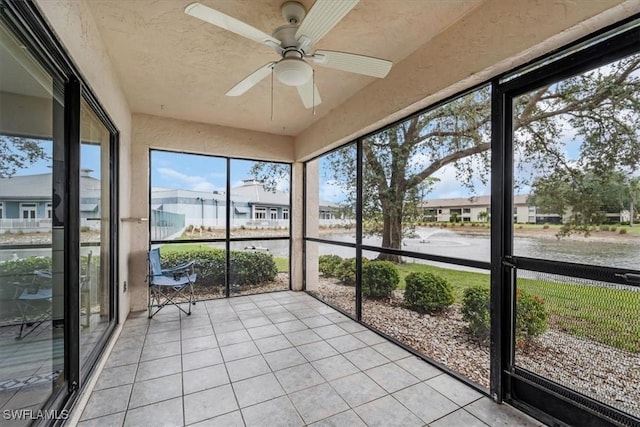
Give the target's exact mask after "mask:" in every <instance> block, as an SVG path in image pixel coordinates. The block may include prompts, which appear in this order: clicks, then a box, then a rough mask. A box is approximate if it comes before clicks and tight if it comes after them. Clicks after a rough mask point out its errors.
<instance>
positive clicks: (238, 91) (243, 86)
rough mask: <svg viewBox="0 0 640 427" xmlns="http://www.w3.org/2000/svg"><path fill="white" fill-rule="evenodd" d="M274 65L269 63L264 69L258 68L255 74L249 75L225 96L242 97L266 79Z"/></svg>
mask: <svg viewBox="0 0 640 427" xmlns="http://www.w3.org/2000/svg"><path fill="white" fill-rule="evenodd" d="M273 64H275V62H269V63H267V64H265V65H263V66H262V67H260V68H258V69H257V70H256V71H254V72H253V73H251V74H249V75H248V76H247V77H245V78H244V79H243V80H241V81H240V82H239V83H237V84H236V85H235V86H234V87H232V88H231V89H229V91H228V92H227V93H226V94H225V95H227V96H240V95H242V94H243V93H245V92H246V91H248V90H249V89H251V88H252V87H254V86H255V85H257V84H258V83H260V81H261V80H262V79H264V78H265V77H267V76H268V75H269V74H270V73H271V69H272V68H273Z"/></svg>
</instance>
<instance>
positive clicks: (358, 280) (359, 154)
mask: <svg viewBox="0 0 640 427" xmlns="http://www.w3.org/2000/svg"><path fill="white" fill-rule="evenodd" d="M362 185H363V178H362V138H358V140H357V141H356V319H358V321H361V320H362Z"/></svg>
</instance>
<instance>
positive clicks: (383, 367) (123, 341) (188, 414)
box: [79, 292, 540, 427]
mask: <svg viewBox="0 0 640 427" xmlns="http://www.w3.org/2000/svg"><path fill="white" fill-rule="evenodd" d="M79 425H80V426H81V427H87V426H100V427H104V426H123V425H124V426H149V425H153V426H161V425H166V426H183V425H198V426H270V427H271V426H305V425H313V426H385V427H390V426H403V427H408V426H424V425H430V426H438V427H440V426H458V425H461V426H462V425H464V426H486V425H489V426H505V425H509V426H513V425H518V426H539V425H540V422H538V421H536V420H534V419H532V418H530V417H528V416H526V415H524V414H522V413H521V412H519V411H517V410H515V409H514V408H512V407H509V406H506V405H496V404H495V403H494V402H492V401H491V400H490V399H488V398H487V397H484V396H483V395H482V394H480V393H478V392H477V391H476V390H473V389H472V388H470V387H468V386H466V385H464V384H462V383H460V382H459V381H457V380H456V379H454V378H452V377H450V376H449V375H447V374H445V373H442V372H441V371H440V370H438V369H436V368H434V367H433V366H431V365H429V364H428V363H425V362H424V361H422V360H420V359H418V358H417V357H415V356H413V355H411V354H410V353H408V352H406V351H405V350H404V349H402V348H400V347H398V346H396V345H395V344H393V343H391V342H388V341H386V340H385V339H384V338H382V337H380V336H379V335H377V334H375V333H373V332H371V331H369V330H368V329H366V328H365V327H363V326H362V325H359V324H358V323H357V322H354V321H352V320H350V319H349V318H347V317H345V316H343V315H342V314H340V313H338V312H337V311H335V310H333V309H332V308H330V307H328V306H326V305H325V304H323V303H321V302H319V301H317V300H316V299H314V298H312V297H311V296H309V295H307V294H305V293H301V292H277V293H269V294H260V295H254V296H243V297H237V298H231V299H225V300H215V301H206V302H199V303H198V304H197V305H196V306H195V307H193V314H192V315H191V316H185V315H184V314H181V313H179V311H178V310H177V309H175V307H168V308H165V309H164V310H163V311H161V312H160V314H158V315H156V316H155V317H154V318H153V319H152V320H148V319H147V318H146V316H144V315H142V316H140V317H134V318H130V319H129V320H128V321H127V322H126V323H125V325H124V329H123V332H122V334H121V336H120V338H119V339H118V342H117V343H116V345H115V348H114V351H113V352H112V354H111V355H110V357H109V359H108V361H107V365H106V368H105V369H104V371H103V372H102V373H101V375H100V377H99V379H98V383H97V385H96V388H95V390H94V391H93V393H92V394H91V396H90V398H89V402H88V403H87V406H86V407H85V409H84V412H83V413H82V416H81V422H80V424H79Z"/></svg>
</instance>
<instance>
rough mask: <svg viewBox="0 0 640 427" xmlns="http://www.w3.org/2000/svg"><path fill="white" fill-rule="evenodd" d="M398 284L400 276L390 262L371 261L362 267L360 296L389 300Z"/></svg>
mask: <svg viewBox="0 0 640 427" xmlns="http://www.w3.org/2000/svg"><path fill="white" fill-rule="evenodd" d="M399 283H400V274H398V269H397V268H396V266H395V264H393V263H392V262H391V261H372V262H368V263H365V264H364V265H363V266H362V295H364V296H365V297H368V298H389V297H391V296H392V295H393V291H394V290H395V289H396V288H397V287H398V284H399Z"/></svg>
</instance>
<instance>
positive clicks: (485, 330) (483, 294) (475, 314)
mask: <svg viewBox="0 0 640 427" xmlns="http://www.w3.org/2000/svg"><path fill="white" fill-rule="evenodd" d="M489 301H490V300H489V289H487V288H484V287H482V286H474V287H471V288H467V289H465V291H464V296H463V299H462V318H463V319H464V320H465V321H467V322H469V325H468V329H469V332H470V333H471V335H473V336H474V337H475V338H477V339H478V340H479V341H480V342H482V343H485V344H486V343H488V342H489V336H490V331H491V315H490V307H489V304H490V303H489ZM547 321H548V314H547V311H546V309H545V307H544V301H543V300H542V298H540V297H538V296H536V295H531V294H529V293H527V292H524V291H520V290H519V291H518V292H517V294H516V345H517V346H519V347H525V346H527V345H528V344H529V343H530V342H531V341H532V340H533V339H534V338H535V337H537V336H540V335H541V334H542V333H544V331H546V330H547Z"/></svg>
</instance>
